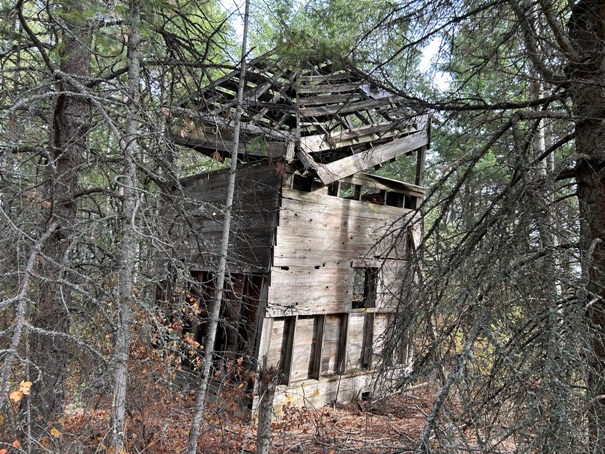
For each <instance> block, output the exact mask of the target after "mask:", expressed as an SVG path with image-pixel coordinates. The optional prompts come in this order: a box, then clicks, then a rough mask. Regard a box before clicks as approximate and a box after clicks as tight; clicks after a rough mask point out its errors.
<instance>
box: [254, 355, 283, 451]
mask: <svg viewBox="0 0 605 454" xmlns="http://www.w3.org/2000/svg"><path fill="white" fill-rule="evenodd" d="M277 376H278V371H277V369H276V368H275V367H274V366H271V368H270V369H268V370H266V369H263V370H261V371H260V372H259V374H258V396H259V404H258V428H257V429H256V454H268V453H269V446H270V445H271V420H272V418H273V399H274V397H275V388H276V387H277Z"/></svg>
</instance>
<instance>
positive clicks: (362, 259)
mask: <svg viewBox="0 0 605 454" xmlns="http://www.w3.org/2000/svg"><path fill="white" fill-rule="evenodd" d="M411 216H413V211H412V210H406V209H404V208H398V207H392V206H385V205H377V204H373V203H368V202H361V201H357V200H349V199H343V198H339V197H332V196H328V195H325V194H316V193H312V192H301V191H297V190H292V189H283V190H282V200H281V210H280V217H279V225H278V226H277V233H276V236H275V246H274V251H273V267H272V270H271V282H270V287H269V295H268V300H269V302H268V306H267V315H268V316H271V317H278V316H293V315H310V314H334V313H347V312H349V311H350V309H351V301H352V299H353V278H354V274H355V271H354V267H357V266H359V267H363V266H366V265H364V263H370V262H371V263H373V265H367V266H375V267H377V268H379V276H378V282H379V284H380V282H388V284H386V285H384V284H382V285H379V286H378V290H377V301H376V306H377V307H382V308H386V307H387V306H392V305H393V303H392V302H393V300H394V298H393V297H392V296H393V294H398V293H399V292H398V288H397V286H398V285H401V279H400V278H398V276H399V274H401V272H402V269H401V268H402V267H403V266H404V262H403V261H402V260H401V259H404V258H405V254H406V247H407V246H408V245H407V241H406V238H405V234H404V235H401V231H402V227H403V226H404V224H405V223H406V222H407V221H408V220H409V219H410V217H411ZM383 258H389V259H390V260H387V261H388V262H389V263H390V264H389V265H387V266H383V264H382V262H381V260H380V259H383Z"/></svg>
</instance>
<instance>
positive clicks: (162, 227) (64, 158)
mask: <svg viewBox="0 0 605 454" xmlns="http://www.w3.org/2000/svg"><path fill="white" fill-rule="evenodd" d="M246 6H249V21H246V23H248V22H249V30H242V29H241V25H240V24H241V23H242V20H243V16H244V5H243V4H242V5H234V4H221V3H220V1H212V0H209V1H204V0H191V1H187V0H186V1H181V0H131V1H130V2H119V1H103V2H101V1H97V0H81V1H74V0H57V1H55V2H45V1H36V2H32V1H27V0H15V1H9V0H0V103H1V109H0V119H1V120H0V219H1V221H0V248H1V250H2V254H1V255H0V312H1V317H0V453H6V452H9V451H10V452H74V453H75V452H114V453H118V452H179V451H184V450H185V449H188V452H195V450H196V444H197V443H198V433H197V432H196V431H195V430H194V431H192V432H191V433H192V434H193V435H191V436H190V437H189V447H188V448H186V445H187V437H188V434H190V431H189V426H190V425H191V421H192V419H193V416H194V411H195V409H194V407H193V404H192V400H193V397H192V394H190V393H189V391H188V390H187V391H185V390H184V389H185V388H186V386H185V385H184V384H183V378H182V369H183V366H184V365H185V364H187V365H189V366H191V365H193V366H200V365H201V363H202V359H201V356H202V352H201V351H200V350H199V349H197V348H196V347H199V346H198V345H195V343H194V342H192V340H191V339H189V338H188V337H186V336H185V337H183V336H182V335H181V331H182V324H183V320H185V318H186V317H187V314H186V312H187V310H189V306H188V304H187V299H186V295H184V294H183V295H181V297H180V298H176V299H175V301H174V304H173V306H172V307H171V308H170V310H168V311H167V310H166V307H165V305H162V304H158V293H161V292H158V289H162V290H163V291H164V292H165V290H166V282H167V281H171V282H178V283H179V287H178V288H179V289H186V288H187V281H188V280H189V279H191V278H190V273H189V269H188V265H187V263H183V262H182V261H181V260H180V259H179V257H178V255H177V253H176V251H177V248H178V245H176V244H173V242H172V239H171V235H170V232H169V231H167V226H168V225H170V223H169V222H167V219H166V211H165V210H164V209H163V207H165V206H166V205H169V206H171V207H172V209H173V210H174V211H176V212H178V213H179V215H180V216H181V217H182V219H184V221H183V225H184V226H185V228H188V229H191V231H192V233H194V232H195V222H196V221H195V217H194V213H191V212H189V211H188V210H187V209H186V207H187V206H189V205H188V204H189V203H190V201H188V200H187V197H186V196H185V195H184V194H183V193H181V192H180V184H179V180H180V179H181V178H183V177H186V176H189V175H193V174H196V173H198V172H200V171H206V170H210V169H213V168H217V167H220V166H225V165H226V164H229V163H224V162H220V160H212V159H209V158H204V157H203V156H201V155H198V154H197V153H196V152H195V151H192V150H188V149H186V148H182V147H179V146H176V145H175V142H174V140H173V137H172V134H174V130H171V123H170V122H171V115H172V113H173V112H177V111H178V109H180V108H182V106H183V105H185V104H186V101H187V100H188V99H190V97H192V96H194V94H195V93H196V92H197V91H199V89H201V88H202V87H204V86H205V85H207V84H208V83H209V82H210V81H213V80H216V79H218V78H220V77H221V76H223V75H224V74H226V73H227V72H229V71H232V70H233V69H234V68H235V67H237V66H238V65H239V63H240V61H241V59H242V54H243V55H244V57H245V59H250V58H253V57H255V56H258V55H261V54H262V53H264V52H267V51H273V52H275V53H276V55H278V56H279V58H280V59H283V61H285V62H288V63H289V64H290V65H291V66H292V67H297V65H299V66H300V65H302V64H303V62H305V61H318V60H319V61H323V60H331V61H333V62H343V61H352V62H354V63H355V65H357V66H358V67H360V68H361V69H363V70H364V71H365V72H366V73H368V74H370V75H371V76H372V77H373V78H375V79H377V80H379V81H380V82H381V83H382V84H383V86H384V88H385V89H388V90H389V91H391V92H393V93H397V94H400V95H401V96H403V97H405V98H406V99H408V100H409V105H410V108H413V109H414V110H415V111H416V112H427V113H430V114H431V115H432V118H433V135H432V149H431V151H430V152H429V155H428V169H427V175H426V179H425V185H426V186H427V187H429V193H428V195H427V197H426V199H425V201H424V203H423V204H422V206H421V207H420V208H419V210H420V211H421V212H422V214H423V215H424V217H425V228H424V234H423V242H422V246H421V247H420V248H419V249H418V250H416V251H415V254H416V257H415V258H416V259H417V260H415V261H414V263H415V265H416V266H414V267H412V269H410V270H409V272H410V273H411V276H406V277H402V278H405V279H406V280H407V282H409V283H410V285H409V286H408V287H406V291H405V293H404V294H402V295H400V303H399V307H400V310H399V311H398V314H397V318H396V322H395V323H394V325H393V326H392V327H391V328H392V329H391V330H390V334H392V336H390V337H389V339H388V340H387V344H386V345H387V348H386V351H387V353H388V349H389V348H391V349H395V348H397V346H398V345H399V342H398V336H399V335H401V333H409V334H410V336H411V338H412V339H413V342H414V361H413V364H412V365H411V368H410V369H409V370H410V371H411V373H410V374H409V375H405V376H401V377H397V380H396V383H397V386H396V388H395V389H392V392H393V393H399V392H405V391H406V390H408V389H409V387H410V386H414V385H417V384H420V383H423V384H425V383H428V385H427V386H428V389H429V390H430V392H429V395H430V401H429V405H428V407H427V408H426V411H425V412H424V416H423V419H422V427H421V430H420V431H418V432H417V433H415V434H414V435H413V436H409V437H406V438H402V439H401V441H400V442H398V443H399V444H398V445H397V446H393V447H391V448H388V449H387V448H384V449H382V450H381V449H379V448H373V449H375V450H374V451H370V450H369V449H370V448H368V451H367V452H408V451H414V452H523V453H524V452H553V453H567V452H569V453H580V452H586V453H589V452H590V453H596V452H603V451H605V338H604V335H605V300H604V298H605V290H604V284H605V278H604V276H603V271H604V269H605V254H604V249H603V247H604V246H603V243H602V240H603V238H602V236H603V235H604V234H605V184H604V183H605V182H604V181H603V180H604V179H605V122H604V119H605V95H604V90H605V87H604V86H603V84H604V82H605V77H604V76H605V6H604V5H603V2H601V1H599V0H580V1H578V2H567V1H554V0H493V1H482V2H479V1H467V0H461V1H456V0H451V1H450V0H437V1H422V0H410V1H397V2H387V1H382V0H360V1H357V2H350V1H344V0H308V1H298V2H294V1H288V0H266V1H263V2H259V1H256V0H254V1H252V2H250V4H249V5H246ZM241 35H244V37H249V38H248V40H249V43H248V44H246V42H245V41H242V39H241ZM383 171H385V169H383ZM410 171H413V169H412V170H410V169H409V168H405V167H404V166H402V165H399V163H398V162H395V163H393V164H391V165H390V166H389V167H388V168H387V169H386V172H387V173H386V174H387V175H388V176H391V177H393V178H397V179H401V180H409V175H410ZM221 287H222V286H221ZM256 372H257V371H256V370H252V371H245V370H242V369H241V368H238V365H237V364H234V365H233V370H232V375H233V377H235V378H237V380H239V383H244V382H245V381H246V380H248V379H249V377H250V376H254V374H256ZM385 373H386V372H385ZM250 374H252V375H250ZM391 378H392V377H391ZM238 389H240V388H239V387H238V385H237V383H236V385H235V387H234V389H232V390H231V391H230V394H229V399H231V400H233V401H235V400H237V399H236V397H234V396H235V394H236V393H237V390H238ZM231 400H228V399H227V398H226V397H225V400H224V403H223V404H222V406H221V407H222V408H221V411H227V410H228V409H229V408H228V407H229V405H227V403H226V402H228V401H229V402H231ZM197 408H198V410H200V411H199V412H198V413H196V414H197V415H198V416H199V418H201V422H202V424H211V423H213V422H215V421H216V420H218V419H221V418H223V417H224V416H221V415H222V413H220V412H219V413H217V411H216V408H214V409H213V408H212V406H211V405H209V406H208V408H206V409H205V413H201V410H202V409H201V407H199V406H198V407H197ZM320 411H321V410H320ZM217 415H218V416H217ZM195 421H197V426H198V428H199V422H200V420H199V419H196V420H195ZM193 425H194V426H196V423H194V424H193ZM238 434H239V432H237V431H235V430H234V429H233V428H231V429H230V431H226V432H223V435H222V436H223V437H224V438H226V439H229V438H231V439H232V441H233V440H235V441H234V442H233V444H228V446H230V447H229V448H220V449H223V450H224V452H236V449H237V450H238V451H237V452H247V451H246V450H249V449H253V448H251V447H250V446H248V445H244V443H243V442H240V441H241V440H239V438H238V437H239V435H238ZM204 442H208V440H204V441H200V445H199V446H200V448H199V449H200V452H219V448H218V447H213V448H209V447H207V445H203V443H204ZM237 443H240V444H239V445H237ZM204 446H206V447H204ZM233 446H238V447H237V448H234V447H233ZM262 449H267V448H266V447H264V448H262ZM271 449H274V448H271ZM275 449H277V448H275ZM356 449H357V450H361V452H363V451H362V450H363V448H359V447H357V448H356ZM344 451H345V448H343V452H344ZM259 452H261V450H260V449H259ZM265 452H266V451H265ZM318 452H324V451H318ZM326 452H329V451H326Z"/></svg>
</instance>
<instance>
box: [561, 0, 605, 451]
mask: <svg viewBox="0 0 605 454" xmlns="http://www.w3.org/2000/svg"><path fill="white" fill-rule="evenodd" d="M569 35H570V38H571V39H572V43H573V45H574V46H575V50H576V51H577V53H578V59H577V60H576V61H573V62H571V64H570V65H569V74H570V94H571V98H572V101H573V107H574V115H575V118H576V120H575V121H576V124H575V129H576V150H577V154H578V159H577V163H576V180H577V184H578V200H579V204H580V223H581V224H580V248H581V258H582V271H583V276H584V277H585V280H584V281H585V282H584V288H583V289H582V292H581V295H580V296H581V302H582V303H584V304H585V307H586V308H588V314H587V315H588V318H589V320H588V322H589V326H590V328H591V329H592V336H591V339H592V355H591V357H590V358H589V361H588V388H589V397H590V402H591V409H590V410H591V411H590V418H591V432H592V436H593V442H594V443H595V444H596V446H602V443H603V438H604V436H603V428H604V427H605V376H604V373H605V337H604V336H605V288H604V285H605V279H604V276H603V273H604V271H605V251H604V250H603V242H602V240H603V238H602V237H603V235H605V92H604V91H603V81H604V80H605V3H604V2H602V1H598V0H584V1H580V2H578V3H577V4H576V5H575V6H574V8H573V11H572V16H571V19H570V22H569Z"/></svg>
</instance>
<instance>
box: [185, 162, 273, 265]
mask: <svg viewBox="0 0 605 454" xmlns="http://www.w3.org/2000/svg"><path fill="white" fill-rule="evenodd" d="M228 179H229V171H228V169H224V170H221V171H217V172H210V173H207V174H204V175H200V176H198V177H195V178H190V179H187V180H185V181H184V182H183V185H184V187H185V190H186V193H187V194H188V196H190V197H191V198H192V199H193V200H194V201H195V200H197V201H199V206H198V207H197V209H195V207H192V209H193V214H194V218H193V226H192V229H193V233H194V234H197V236H198V237H197V239H194V238H192V237H191V235H190V237H189V239H188V241H186V242H185V243H184V244H182V246H181V253H182V256H183V258H185V259H187V260H188V261H191V262H193V263H195V265H196V266H200V267H201V269H212V267H209V266H208V265H209V264H211V263H212V262H213V261H215V260H216V259H217V256H218V253H219V250H220V244H221V238H222V234H223V214H222V213H223V211H224V209H225V206H224V204H225V197H226V193H227V183H228ZM281 180H282V177H281V175H279V174H278V173H277V172H276V169H275V168H274V167H273V166H271V165H269V164H262V165H245V166H242V167H240V168H239V170H238V173H237V185H236V192H235V196H234V211H233V218H232V222H231V234H230V242H229V261H230V264H229V269H230V271H232V272H267V271H268V270H269V268H270V266H271V245H272V244H273V236H274V232H275V226H276V223H277V214H278V213H277V211H278V204H279V191H280V186H281Z"/></svg>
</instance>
